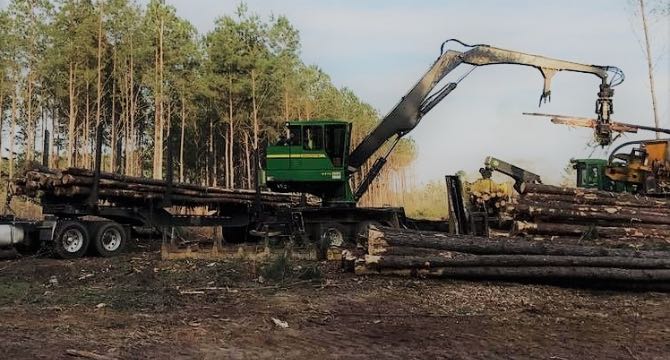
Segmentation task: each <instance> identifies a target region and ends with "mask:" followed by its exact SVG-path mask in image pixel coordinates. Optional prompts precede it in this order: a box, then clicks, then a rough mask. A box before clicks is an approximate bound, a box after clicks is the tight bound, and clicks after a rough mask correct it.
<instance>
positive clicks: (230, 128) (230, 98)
mask: <svg viewBox="0 0 670 360" xmlns="http://www.w3.org/2000/svg"><path fill="white" fill-rule="evenodd" d="M229 85H230V88H229V89H230V92H229V96H228V141H227V142H226V144H227V146H228V147H229V150H228V174H230V182H229V183H228V187H229V188H235V164H234V163H233V161H234V159H235V154H234V150H235V148H234V145H235V128H234V123H233V119H234V117H233V77H232V76H231V77H230V83H229Z"/></svg>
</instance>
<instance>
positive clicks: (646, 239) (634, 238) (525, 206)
mask: <svg viewBox="0 0 670 360" xmlns="http://www.w3.org/2000/svg"><path fill="white" fill-rule="evenodd" d="M507 210H508V212H509V213H510V214H511V216H512V217H513V218H514V220H515V222H514V227H513V235H524V236H526V237H529V238H537V239H546V240H551V239H553V238H555V237H567V238H573V239H581V240H584V241H589V240H594V241H600V242H605V243H606V242H611V243H615V242H616V243H620V244H626V243H627V244H628V245H630V246H636V247H647V248H649V247H655V248H668V249H670V199H662V198H650V197H644V196H638V195H633V194H627V193H612V192H607V191H599V190H592V189H581V188H567V187H557V186H550V185H541V184H524V185H523V186H522V187H521V195H520V197H519V198H518V201H517V203H516V204H512V205H510V206H508V209H507Z"/></svg>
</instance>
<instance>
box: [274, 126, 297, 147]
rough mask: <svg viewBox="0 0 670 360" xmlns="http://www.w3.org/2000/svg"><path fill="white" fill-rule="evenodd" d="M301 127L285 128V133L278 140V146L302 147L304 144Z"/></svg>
mask: <svg viewBox="0 0 670 360" xmlns="http://www.w3.org/2000/svg"><path fill="white" fill-rule="evenodd" d="M301 135H302V134H301V131H300V126H299V125H291V126H287V127H285V128H284V131H283V132H282V134H281V135H280V136H279V140H277V146H300V145H301V144H302V136H301Z"/></svg>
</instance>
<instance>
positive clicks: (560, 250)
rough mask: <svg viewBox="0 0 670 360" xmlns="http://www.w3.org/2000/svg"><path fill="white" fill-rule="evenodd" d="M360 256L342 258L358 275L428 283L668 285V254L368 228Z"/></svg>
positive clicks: (669, 261)
mask: <svg viewBox="0 0 670 360" xmlns="http://www.w3.org/2000/svg"><path fill="white" fill-rule="evenodd" d="M367 250H368V251H367V254H366V255H364V256H363V257H357V258H356V257H352V256H348V255H349V254H345V256H344V257H343V261H344V262H348V264H347V263H345V264H344V265H345V266H348V267H351V262H352V261H353V262H355V265H354V266H353V267H354V270H355V273H356V274H358V275H372V274H375V275H377V274H384V275H400V276H419V277H432V278H486V279H528V280H532V279H541V280H554V281H560V280H582V281H589V282H590V281H595V282H601V281H602V282H623V283H626V282H629V283H630V282H644V283H648V284H652V283H653V284H664V285H668V284H669V282H670V251H649V250H634V249H618V248H607V247H601V246H583V245H581V246H576V245H569V244H568V245H566V244H555V243H543V242H530V241H524V240H519V239H510V238H498V239H490V238H479V237H469V236H460V235H451V234H446V233H440V232H430V231H415V230H405V229H394V228H387V227H383V228H374V227H372V228H370V229H369V232H368V249H367Z"/></svg>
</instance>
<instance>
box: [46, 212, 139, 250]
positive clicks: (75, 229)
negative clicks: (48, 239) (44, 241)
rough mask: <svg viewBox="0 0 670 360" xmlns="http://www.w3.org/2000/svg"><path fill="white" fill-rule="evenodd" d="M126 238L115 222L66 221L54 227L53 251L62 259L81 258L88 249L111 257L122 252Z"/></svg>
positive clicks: (121, 227)
mask: <svg viewBox="0 0 670 360" xmlns="http://www.w3.org/2000/svg"><path fill="white" fill-rule="evenodd" d="M127 238H128V235H127V231H126V229H124V227H123V226H122V225H121V224H118V223H116V222H112V221H95V222H82V221H77V220H67V221H63V222H60V223H59V224H58V225H57V226H56V231H55V232H54V237H53V240H54V242H53V250H54V252H55V253H56V255H57V256H58V257H60V258H63V259H75V258H79V257H82V256H84V254H86V252H87V251H88V250H89V248H90V249H91V250H93V251H94V252H95V254H97V255H99V256H102V257H111V256H115V255H117V254H119V253H120V252H122V251H123V249H124V248H125V246H126V242H127V240H128V239H127Z"/></svg>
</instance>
